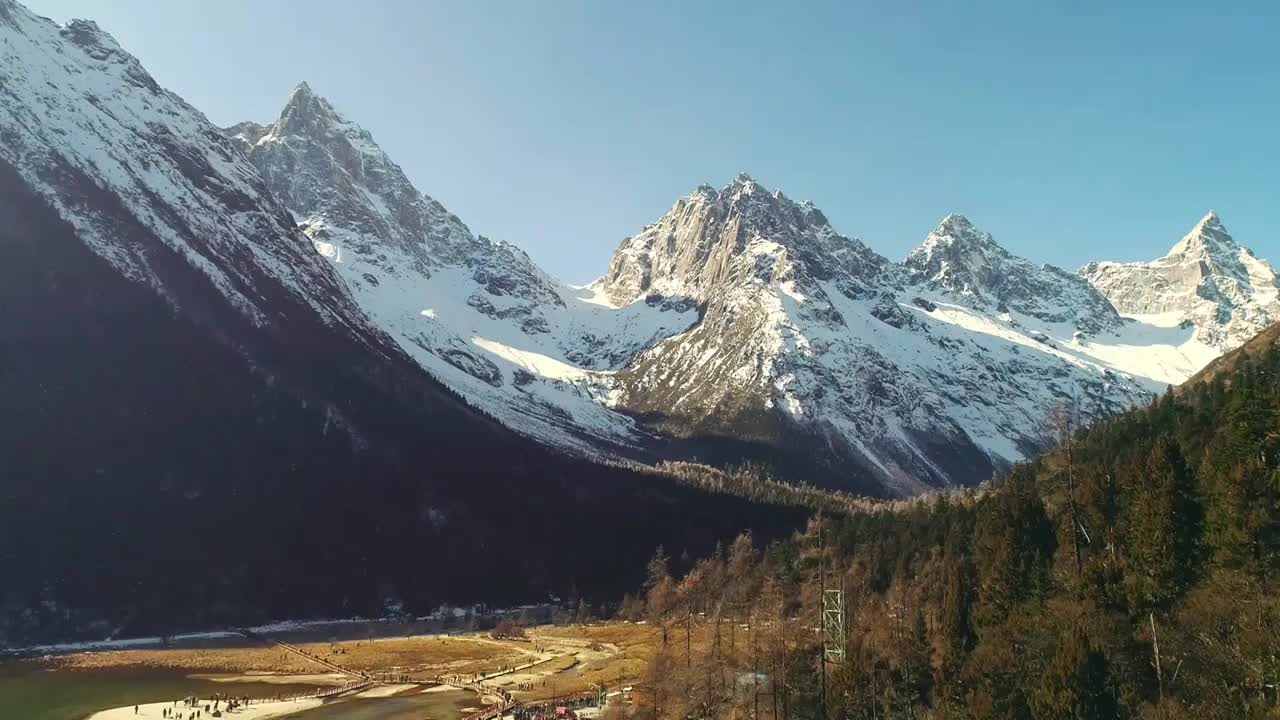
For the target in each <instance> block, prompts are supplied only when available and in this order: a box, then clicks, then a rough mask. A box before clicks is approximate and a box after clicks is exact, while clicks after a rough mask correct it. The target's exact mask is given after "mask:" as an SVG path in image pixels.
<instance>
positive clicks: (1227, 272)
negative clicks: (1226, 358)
mask: <svg viewBox="0 0 1280 720" xmlns="http://www.w3.org/2000/svg"><path fill="white" fill-rule="evenodd" d="M1080 275H1081V276H1083V277H1084V278H1086V279H1087V280H1089V282H1090V283H1092V284H1093V285H1094V286H1095V287H1097V288H1098V290H1099V291H1101V292H1102V293H1103V294H1104V295H1106V296H1107V297H1108V299H1110V300H1111V302H1112V303H1113V304H1114V305H1115V306H1116V308H1118V309H1119V310H1120V312H1122V313H1125V314H1126V315H1134V316H1139V317H1154V318H1158V319H1159V321H1160V322H1161V323H1163V324H1179V323H1185V324H1187V325H1188V326H1190V327H1194V332H1195V337H1196V339H1197V340H1198V341H1199V342H1201V343H1203V344H1204V345H1207V346H1209V347H1211V348H1214V349H1216V350H1217V351H1218V352H1222V351H1226V350H1230V349H1232V348H1235V347H1238V346H1239V345H1240V344H1242V343H1244V342H1245V341H1247V340H1248V339H1249V338H1251V337H1253V336H1254V335H1256V334H1257V333H1258V332H1260V331H1261V330H1263V329H1264V328H1266V327H1267V326H1268V325H1270V324H1271V323H1273V322H1276V321H1278V320H1280V290H1278V288H1280V278H1278V277H1277V275H1276V272H1275V270H1274V269H1273V268H1272V267H1271V265H1270V264H1269V263H1268V262H1267V261H1266V260H1262V259H1260V258H1258V257H1256V256H1255V255H1254V254H1253V251H1251V250H1249V249H1248V248H1246V247H1244V246H1242V245H1239V244H1237V243H1236V241H1235V239H1233V238H1232V237H1231V234H1230V233H1229V232H1227V229H1226V226H1225V225H1223V223H1222V219H1221V218H1220V217H1218V214H1217V213H1216V212H1212V211H1211V212H1209V213H1208V214H1207V215H1205V216H1204V217H1203V218H1201V219H1200V221H1199V222H1198V223H1196V225H1195V227H1193V228H1192V229H1191V231H1190V232H1189V233H1187V234H1186V235H1185V236H1183V238H1182V239H1181V240H1179V241H1178V242H1177V243H1175V244H1174V246H1173V247H1172V248H1170V249H1169V252H1168V253H1167V254H1166V255H1165V256H1164V257H1161V258H1157V259H1156V260H1153V261H1151V262H1148V263H1114V262H1092V263H1089V264H1088V265H1085V266H1084V267H1083V268H1081V269H1080Z"/></svg>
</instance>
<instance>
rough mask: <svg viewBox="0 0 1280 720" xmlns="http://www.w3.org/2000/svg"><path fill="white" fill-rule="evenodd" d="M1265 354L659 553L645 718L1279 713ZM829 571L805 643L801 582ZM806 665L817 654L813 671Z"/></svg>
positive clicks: (648, 603)
mask: <svg viewBox="0 0 1280 720" xmlns="http://www.w3.org/2000/svg"><path fill="white" fill-rule="evenodd" d="M1278 377H1280V352H1277V351H1276V348H1275V346H1274V345H1273V346H1271V347H1270V349H1268V350H1266V351H1265V352H1261V353H1258V354H1255V355H1252V356H1250V357H1248V358H1246V359H1245V361H1244V362H1241V363H1239V364H1238V366H1237V368H1236V369H1235V370H1234V371H1233V372H1231V373H1229V374H1221V375H1218V376H1215V377H1213V378H1211V379H1210V380H1208V381H1206V382H1200V383H1196V384H1194V385H1190V386H1187V387H1184V388H1183V389H1181V390H1180V391H1179V392H1177V393H1174V392H1172V391H1170V392H1169V393H1167V394H1165V395H1164V396H1162V397H1160V398H1159V399H1157V400H1156V401H1154V402H1153V403H1152V404H1150V405H1149V406H1147V407H1144V408H1140V409H1135V410H1133V411H1131V412H1129V413H1126V414H1124V415H1121V416H1118V417H1115V418H1112V419H1109V420H1105V421H1103V422H1100V423H1098V424H1095V425H1093V426H1092V427H1089V428H1087V429H1077V428H1075V427H1073V425H1072V422H1071V417H1072V414H1073V413H1072V412H1071V408H1070V406H1069V405H1067V404H1064V407H1062V408H1057V409H1055V410H1054V412H1051V413H1050V415H1051V416H1052V417H1053V418H1054V422H1052V423H1051V425H1052V426H1053V427H1054V429H1055V431H1056V432H1058V433H1060V436H1061V438H1062V439H1063V442H1062V444H1061V446H1059V447H1058V448H1057V449H1056V450H1055V451H1053V452H1051V453H1049V454H1047V455H1045V456H1044V457H1042V458H1040V459H1038V460H1036V461H1034V462H1029V463H1026V464H1023V465H1019V466H1017V467H1015V468H1013V469H1012V470H1011V471H1010V472H1009V473H1008V474H1007V475H1005V476H1004V477H1002V478H1001V479H999V480H997V481H994V482H992V483H990V484H989V485H988V486H987V487H985V488H984V489H983V490H982V491H980V492H968V493H960V494H955V495H952V494H946V493H942V494H937V495H934V496H931V497H928V498H925V499H922V500H918V501H914V502H900V503H885V504H875V503H869V502H857V503H849V502H843V501H842V502H827V503H823V504H822V509H823V511H824V513H826V514H825V518H824V519H823V520H822V521H821V524H822V527H823V533H824V535H825V538H824V540H825V542H824V543H822V545H823V547H822V549H821V550H820V549H819V545H820V543H819V539H818V533H819V521H818V519H817V517H815V518H814V520H812V521H811V522H810V523H809V525H808V527H807V528H806V529H805V530H803V531H799V532H797V533H796V534H795V535H794V536H793V537H791V538H789V539H786V540H783V541H778V542H774V543H772V544H770V545H768V546H766V547H763V548H758V547H756V544H755V543H753V542H752V540H751V538H750V536H748V535H744V536H741V537H739V538H738V540H737V541H735V542H734V543H733V545H732V546H731V547H729V548H728V549H727V550H717V551H716V552H714V553H713V554H712V555H710V556H709V557H706V558H703V559H702V560H699V561H697V562H692V563H682V565H683V566H684V567H682V568H681V570H682V571H681V572H678V573H674V574H673V571H672V569H671V566H672V563H671V560H670V559H669V558H667V557H666V556H665V554H662V553H659V554H658V555H657V556H656V557H655V558H654V559H653V560H652V561H651V562H650V563H649V566H648V572H647V578H648V579H647V581H646V583H645V586H644V589H643V593H642V594H640V595H637V596H636V597H634V598H631V599H629V601H628V602H627V603H624V606H623V613H624V614H626V615H628V616H630V617H633V618H636V617H639V616H640V615H641V614H643V615H644V617H646V618H647V619H648V621H650V622H652V623H654V624H656V625H658V626H659V628H660V638H659V640H658V641H657V642H658V643H659V647H658V649H657V651H656V652H655V655H654V658H653V660H652V662H651V663H650V667H649V670H648V675H647V677H646V682H645V687H646V693H645V695H644V696H643V697H644V700H643V702H642V703H641V707H640V708H639V709H638V710H637V713H638V714H640V715H642V716H647V715H652V716H654V717H656V718H694V717H696V718H713V717H716V718H718V717H725V718H728V717H759V718H769V719H770V720H773V719H774V718H776V719H777V720H787V719H790V718H824V717H825V718H850V719H852V718H874V719H877V720H878V719H888V718H1019V719H1022V718H1025V719H1027V720H1033V719H1034V720H1040V719H1045V718H1153V719H1164V718H1179V717H1191V716H1194V717H1198V718H1206V719H1207V718H1264V717H1276V716H1277V715H1278V714H1280V632H1278V631H1280V592H1277V589H1278V587H1277V579H1278V578H1280V573H1278V572H1277V570H1280V552H1278V550H1280V470H1278V469H1277V467H1278V465H1280V382H1277V378H1278ZM824 584H825V586H826V587H827V588H843V590H844V603H845V606H846V611H845V623H844V628H845V630H844V633H843V640H844V643H843V644H844V646H845V654H844V657H843V659H836V660H832V661H830V662H827V663H825V665H824V663H822V662H821V660H820V658H821V656H822V647H823V646H822V635H821V633H820V632H819V628H820V621H819V615H820V605H821V597H820V592H819V589H820V588H821V587H822V586H823V585H824ZM824 667H825V672H822V670H823V668H824Z"/></svg>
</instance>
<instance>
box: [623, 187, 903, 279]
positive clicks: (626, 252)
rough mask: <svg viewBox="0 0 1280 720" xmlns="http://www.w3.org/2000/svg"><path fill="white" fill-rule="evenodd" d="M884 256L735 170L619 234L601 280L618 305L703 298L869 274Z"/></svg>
mask: <svg viewBox="0 0 1280 720" xmlns="http://www.w3.org/2000/svg"><path fill="white" fill-rule="evenodd" d="M888 265H889V263H888V261H886V260H885V259H884V258H882V257H880V256H879V255H877V254H876V253H874V252H872V251H871V250H870V248H868V247H867V246H866V245H864V244H863V243H862V242H861V241H859V240H857V239H853V238H848V237H845V236H843V235H840V234H839V233H837V232H836V231H835V230H834V229H833V228H832V227H831V224H830V223H829V222H828V220H827V217H826V216H825V215H824V214H823V213H822V211H821V210H819V209H818V208H817V207H816V206H815V205H814V204H813V203H811V202H807V201H806V202H796V201H794V200H791V199H790V198H788V197H787V196H786V195H784V194H783V193H782V192H781V191H773V192H770V191H769V190H767V189H766V188H765V187H764V186H763V185H761V184H760V183H759V182H758V181H756V180H755V179H754V178H753V177H751V176H750V175H748V174H746V173H741V174H739V175H738V176H737V177H736V178H734V180H733V181H732V182H731V183H729V184H728V185H725V186H724V187H722V188H720V189H718V190H717V189H715V188H713V187H712V186H710V185H701V186H699V187H698V188H697V189H696V190H695V191H694V192H693V193H691V194H689V195H687V196H685V197H683V198H681V199H680V200H678V201H676V204H675V205H674V206H672V208H671V210H670V211H668V212H667V214H666V215H664V216H663V217H662V218H661V219H659V220H658V221H657V222H656V223H654V224H652V225H649V226H648V227H646V228H645V229H644V230H643V231H642V232H640V233H639V234H637V235H634V236H632V237H629V238H627V239H626V240H623V241H622V244H621V245H620V246H619V247H618V249H617V251H616V252H615V253H614V255H613V259H612V260H611V262H610V264H609V271H608V272H607V273H606V274H605V276H604V277H603V278H602V279H601V281H600V282H601V284H602V285H603V287H604V289H605V291H606V292H607V293H608V295H609V296H610V298H611V299H612V300H613V301H614V302H617V303H619V304H625V303H628V302H632V301H634V300H636V299H638V298H641V297H645V296H650V295H659V296H667V297H688V298H692V299H695V300H699V301H704V300H706V299H708V298H709V297H710V296H712V295H715V294H717V293H720V292H722V291H724V290H725V289H727V288H733V287H739V288H741V287H746V286H754V285H758V284H765V285H769V284H772V283H779V282H788V281H796V282H800V283H804V282H807V281H811V280H828V279H832V278H833V277H846V276H849V275H858V276H871V275H875V274H878V273H879V272H881V271H883V270H884V269H885V268H886V267H887V266H888Z"/></svg>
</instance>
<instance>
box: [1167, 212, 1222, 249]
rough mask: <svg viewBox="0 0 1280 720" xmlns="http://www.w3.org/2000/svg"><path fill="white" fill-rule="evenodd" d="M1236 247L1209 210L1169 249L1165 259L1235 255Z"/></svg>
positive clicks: (1214, 214)
mask: <svg viewBox="0 0 1280 720" xmlns="http://www.w3.org/2000/svg"><path fill="white" fill-rule="evenodd" d="M1237 248H1238V246H1237V245H1236V242H1235V240H1234V239H1232V237H1231V234H1230V233H1228V232H1227V229H1226V227H1225V226H1223V224H1222V220H1221V218H1219V217H1218V213H1216V212H1214V211H1212V210H1210V211H1209V214H1208V215H1205V216H1204V217H1203V218H1201V220H1200V222H1198V223H1196V226H1195V227H1194V228H1192V229H1191V232H1189V233H1187V234H1186V236H1184V237H1183V238H1182V239H1181V240H1179V241H1178V243H1177V244H1176V245H1174V246H1173V247H1172V248H1170V249H1169V252H1168V254H1167V255H1166V257H1174V256H1179V257H1188V258H1190V257H1192V256H1195V257H1196V258H1202V257H1204V256H1205V255H1206V254H1210V255H1213V254H1221V253H1224V252H1225V253H1235V252H1237Z"/></svg>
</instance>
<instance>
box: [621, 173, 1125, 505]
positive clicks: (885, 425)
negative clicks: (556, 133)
mask: <svg viewBox="0 0 1280 720" xmlns="http://www.w3.org/2000/svg"><path fill="white" fill-rule="evenodd" d="M598 287H599V288H600V289H601V290H603V291H604V293H605V294H606V295H607V296H608V297H610V298H611V299H613V300H614V301H615V302H625V301H627V300H629V299H631V298H632V297H633V296H634V295H635V294H636V293H637V292H660V293H663V294H676V293H684V294H687V295H690V296H692V297H694V298H695V299H697V300H698V301H699V302H700V303H701V304H702V305H703V307H704V311H703V319H702V321H701V322H700V323H699V324H698V325H697V326H695V327H694V328H693V329H691V330H690V331H688V332H686V333H683V334H681V335H678V336H675V337H672V338H670V339H668V340H665V341H664V342H662V343H659V344H658V345H657V346H656V347H654V348H653V349H651V350H647V351H645V352H643V353H641V354H640V355H639V356H638V358H637V359H636V361H635V362H633V363H632V364H631V365H630V366H629V367H627V368H626V369H624V370H622V371H620V372H619V373H618V374H617V376H616V381H617V383H618V389H619V401H618V402H619V405H620V406H622V407H625V408H627V409H629V410H632V411H635V412H640V413H644V414H646V415H647V416H650V417H655V418H658V419H659V425H660V426H664V427H667V428H669V429H670V430H671V431H672V432H675V433H677V434H679V435H688V436H695V437H703V438H707V437H712V438H725V439H728V438H734V439H737V440H739V441H744V440H745V441H747V443H749V444H751V445H755V446H758V447H759V448H761V449H762V450H764V452H762V453H761V454H762V455H769V456H772V457H775V458H776V457H777V456H778V454H779V453H782V454H784V455H785V454H787V451H788V449H794V450H795V451H796V454H798V455H801V456H803V457H807V458H810V459H813V460H820V461H815V462H812V463H810V464H809V466H808V467H804V466H803V464H800V463H795V462H793V463H792V465H793V466H797V465H798V467H796V470H797V471H799V472H807V473H812V474H819V473H820V474H821V475H820V476H821V477H823V479H824V481H825V482H828V483H836V484H840V485H844V486H847V487H858V488H861V489H867V488H875V487H877V486H879V487H881V488H888V489H889V490H890V491H891V492H894V493H911V492H915V491H919V490H920V489H922V488H924V487H928V486H936V485H945V484H955V483H969V482H974V481H976V480H979V479H982V478H984V477H986V476H989V475H990V474H991V472H992V471H993V468H995V467H998V466H1000V465H1003V464H1005V463H1007V462H1011V461H1014V460H1017V459H1021V458H1023V457H1025V456H1027V455H1029V454H1031V453H1033V452H1035V451H1036V450H1037V449H1038V448H1039V447H1041V446H1042V445H1043V443H1044V442H1045V441H1046V440H1047V438H1046V436H1045V431H1044V429H1043V428H1044V425H1043V422H1042V421H1043V413H1044V411H1045V409H1046V408H1048V407H1050V406H1051V405H1053V404H1054V403H1056V402H1060V401H1062V400H1063V399H1067V398H1070V397H1072V396H1077V397H1079V398H1080V401H1081V405H1082V411H1083V412H1084V413H1085V414H1086V416H1097V415H1099V414H1104V413H1111V412H1115V411H1117V410H1118V409H1120V408H1122V407H1124V406H1126V405H1128V404H1130V403H1133V402H1138V401H1140V400H1142V399H1143V398H1145V397H1146V395H1147V390H1146V388H1145V387H1144V386H1143V384H1142V383H1141V382H1139V381H1137V380H1135V379H1133V378H1130V377H1125V376H1124V375H1123V374H1119V373H1117V372H1115V370H1114V369H1113V368H1111V367H1109V366H1108V365H1107V364H1105V363H1102V362H1099V361H1098V360H1097V359H1096V358H1093V357H1091V356H1090V354H1089V353H1088V351H1087V350H1086V347H1087V345H1088V340H1086V339H1084V337H1082V336H1077V335H1076V333H1078V332H1079V333H1082V334H1083V333H1086V332H1087V333H1088V334H1089V335H1090V336H1091V335H1092V334H1093V333H1096V332H1098V331H1099V330H1100V329H1106V328H1115V327H1118V326H1119V325H1120V324H1121V323H1120V320H1119V317H1118V316H1117V315H1116V314H1115V311H1114V310H1113V309H1111V308H1110V306H1109V305H1108V304H1107V303H1106V301H1105V300H1104V299H1102V298H1100V297H1099V296H1098V295H1097V293H1096V292H1093V291H1092V290H1091V289H1090V288H1089V287H1088V285H1087V284H1086V283H1084V282H1083V281H1081V280H1080V279H1079V278H1077V277H1073V276H1071V275H1068V274H1066V273H1064V272H1062V271H1060V270H1057V269H1054V268H1036V267H1034V266H1032V265H1031V264H1030V263H1027V262H1026V261H1023V260H1020V259H1018V258H1015V257H1013V256H1011V255H1010V254H1009V253H1007V252H1006V251H1005V250H1003V249H1002V248H1000V247H999V246H998V245H996V244H995V243H994V241H993V240H992V239H991V238H990V236H987V235H984V234H982V233H979V232H978V231H976V230H975V229H974V228H973V227H972V225H970V224H969V222H968V221H967V220H965V219H964V218H962V217H960V216H951V217H948V218H947V219H946V220H945V221H944V222H943V223H942V224H941V225H940V226H939V227H938V229H937V230H935V231H934V232H933V233H931V234H930V236H929V238H928V239H927V240H926V241H925V243H924V244H923V245H922V246H921V247H920V248H919V249H918V250H916V251H915V252H914V253H912V255H911V257H910V258H909V259H908V261H907V262H906V263H905V264H897V263H893V262H891V261H889V260H887V259H885V258H883V257H881V256H879V255H877V254H876V253H875V252H873V251H872V250H870V249H869V248H868V247H867V246H866V245H865V244H863V243H862V242H861V241H859V240H856V239H851V238H847V237H844V236H842V235H840V234H839V233H837V232H836V231H835V230H834V229H833V228H832V227H831V225H830V223H829V222H828V221H827V219H826V218H825V216H823V214H822V213H821V212H820V211H819V210H818V209H817V208H815V207H814V206H813V205H812V204H810V203H797V202H794V201H792V200H790V199H788V198H786V197H785V196H784V195H782V194H781V193H779V192H772V193H771V192H768V191H766V190H765V189H764V188H763V187H761V186H760V184H759V183H757V182H755V181H754V180H753V179H751V178H750V177H748V176H745V175H744V176H739V177H738V178H737V179H736V180H735V181H734V182H733V183H731V184H730V185H728V186H726V187H725V188H722V189H721V190H718V191H717V190H714V189H712V188H709V187H702V188H699V189H698V190H697V191H696V192H694V193H693V194H692V195H690V196H689V197H687V198H684V199H683V200H681V201H679V202H677V203H676V205H675V206H674V207H673V208H672V210H671V211H670V212H669V213H668V214H667V215H666V216H665V217H663V218H662V219H661V220H660V221H659V222H658V223H656V224H654V225H651V226H650V227H648V228H646V229H645V230H644V232H642V233H640V234H639V235H636V236H635V237H632V238H630V239H628V240H626V241H624V242H623V243H622V245H621V247H620V248H619V249H618V252H617V253H616V254H615V256H614V259H613V262H612V264H611V266H610V269H609V272H608V274H607V275H606V276H605V277H604V278H602V280H601V281H599V283H598ZM749 450H750V448H749V447H745V448H741V449H740V451H749Z"/></svg>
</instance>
